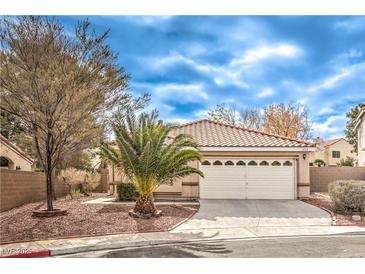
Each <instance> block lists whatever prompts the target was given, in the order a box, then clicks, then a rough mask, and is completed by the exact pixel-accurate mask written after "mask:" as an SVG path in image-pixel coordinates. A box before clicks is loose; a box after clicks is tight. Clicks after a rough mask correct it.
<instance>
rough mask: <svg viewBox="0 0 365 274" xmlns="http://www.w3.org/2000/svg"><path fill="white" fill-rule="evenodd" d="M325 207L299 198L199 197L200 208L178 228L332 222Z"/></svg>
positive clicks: (285, 225)
mask: <svg viewBox="0 0 365 274" xmlns="http://www.w3.org/2000/svg"><path fill="white" fill-rule="evenodd" d="M331 223H332V219H331V216H330V214H328V213H327V212H326V211H324V210H322V209H320V208H317V207H315V206H312V205H310V204H307V203H304V202H302V201H298V200H204V199H202V200H200V209H199V211H198V212H197V213H196V214H195V215H194V216H193V217H192V218H191V219H190V220H189V221H187V222H185V223H184V224H182V225H180V226H179V227H177V230H186V229H191V230H194V229H209V228H215V229H220V228H244V227H296V226H298V227H299V226H300V227H302V226H329V225H331Z"/></svg>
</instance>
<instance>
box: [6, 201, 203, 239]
mask: <svg viewBox="0 0 365 274" xmlns="http://www.w3.org/2000/svg"><path fill="white" fill-rule="evenodd" d="M104 196H105V195H104ZM96 197H102V196H100V195H93V196H91V197H82V198H78V199H74V200H71V199H70V198H63V199H59V200H57V201H55V208H61V209H67V212H68V213H67V215H65V216H57V217H52V218H37V217H34V216H32V211H33V210H34V209H45V208H46V204H45V203H39V202H38V203H30V204H26V205H24V206H21V207H17V208H14V209H11V210H8V211H4V212H1V213H0V223H1V226H0V236H1V239H0V243H2V244H3V243H9V242H16V241H32V240H46V239H57V238H70V237H80V236H96V235H107V234H118V233H135V232H154V231H168V230H170V229H171V228H173V227H174V226H176V225H177V224H179V223H180V222H183V221H184V220H186V219H188V218H190V217H191V216H192V215H193V214H194V213H195V212H196V211H197V210H198V206H192V205H189V206H185V205H158V206H157V207H158V209H160V210H162V214H163V215H162V216H161V217H159V218H151V219H134V218H132V217H130V216H129V215H128V211H129V210H130V209H131V208H132V207H133V206H132V205H123V204H120V205H118V204H111V205H105V204H84V203H82V202H85V201H87V200H91V199H95V198H96Z"/></svg>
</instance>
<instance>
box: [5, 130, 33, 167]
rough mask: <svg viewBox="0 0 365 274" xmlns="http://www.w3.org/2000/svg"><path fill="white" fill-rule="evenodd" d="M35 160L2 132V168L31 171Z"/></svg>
mask: <svg viewBox="0 0 365 274" xmlns="http://www.w3.org/2000/svg"><path fill="white" fill-rule="evenodd" d="M33 163H34V160H33V159H32V158H31V157H30V156H29V155H27V154H26V153H25V152H24V151H22V150H21V149H20V148H19V147H18V146H16V145H15V144H13V143H12V142H10V141H9V140H8V139H7V138H5V137H4V136H3V135H2V134H0V168H2V169H11V170H23V171H31V170H32V168H33Z"/></svg>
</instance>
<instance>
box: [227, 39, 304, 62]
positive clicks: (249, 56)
mask: <svg viewBox="0 0 365 274" xmlns="http://www.w3.org/2000/svg"><path fill="white" fill-rule="evenodd" d="M299 52H300V50H299V49H298V48H297V47H296V46H294V45H290V44H278V45H274V46H266V47H260V48H256V49H250V50H248V51H246V53H245V54H244V55H243V57H242V58H238V59H233V60H232V61H231V63H230V65H231V66H236V65H242V64H251V63H255V62H258V61H260V60H263V59H268V58H271V57H285V58H294V57H296V56H297V55H298V54H299Z"/></svg>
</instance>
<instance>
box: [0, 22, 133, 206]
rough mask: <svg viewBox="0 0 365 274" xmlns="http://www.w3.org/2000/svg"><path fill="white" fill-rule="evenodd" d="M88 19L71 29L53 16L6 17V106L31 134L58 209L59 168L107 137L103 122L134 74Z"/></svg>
mask: <svg viewBox="0 0 365 274" xmlns="http://www.w3.org/2000/svg"><path fill="white" fill-rule="evenodd" d="M107 35H108V32H104V33H102V34H100V35H99V34H97V33H96V32H95V31H94V30H93V29H91V26H90V23H89V22H88V21H83V22H80V23H79V24H77V26H76V27H75V34H74V35H69V34H67V33H66V31H65V30H64V28H63V26H62V25H61V24H60V23H58V22H57V21H56V20H55V19H53V18H49V17H38V16H23V17H19V18H17V20H14V19H13V18H2V20H1V31H0V39H1V51H0V75H1V78H0V79H1V80H0V91H1V95H0V100H1V104H0V108H1V110H2V111H5V112H6V113H9V114H12V115H14V116H16V117H18V118H19V119H20V120H21V122H22V125H24V126H25V127H26V130H27V131H28V132H29V133H30V134H31V135H32V137H33V140H34V145H35V148H36V153H37V157H38V159H39V162H40V163H41V165H42V167H43V170H44V172H45V175H46V181H47V184H46V185H47V210H48V211H53V200H52V188H53V184H52V180H53V179H52V177H53V176H52V173H53V171H54V169H55V167H56V166H57V164H58V163H59V161H60V159H61V158H62V157H64V155H65V154H66V153H69V152H72V151H75V150H81V149H83V148H86V147H88V144H89V143H90V142H91V141H92V140H95V138H101V136H102V134H103V130H104V128H103V126H102V125H101V123H100V122H101V121H102V119H103V118H105V116H106V115H107V114H108V113H109V112H111V111H112V110H113V109H115V108H116V106H117V105H123V104H124V102H125V101H126V100H129V99H130V95H129V94H128V93H126V92H125V90H126V88H127V86H128V78H129V77H128V75H127V74H126V73H125V72H124V69H123V68H122V67H120V66H119V65H117V63H116V60H117V59H116V58H117V56H116V54H114V53H113V52H112V51H111V49H110V48H109V46H108V45H106V44H105V39H106V38H107Z"/></svg>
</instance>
